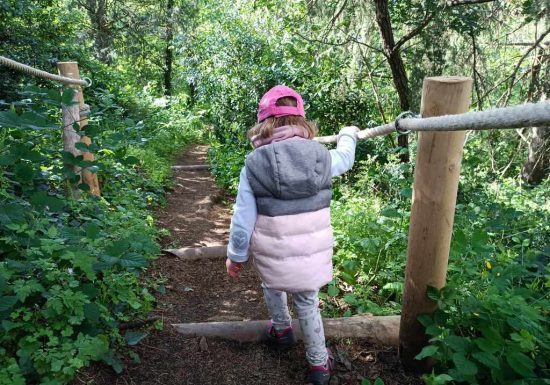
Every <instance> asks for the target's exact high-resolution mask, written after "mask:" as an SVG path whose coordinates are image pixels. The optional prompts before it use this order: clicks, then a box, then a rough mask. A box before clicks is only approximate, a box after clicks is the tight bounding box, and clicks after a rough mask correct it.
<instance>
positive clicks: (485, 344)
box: [474, 338, 501, 353]
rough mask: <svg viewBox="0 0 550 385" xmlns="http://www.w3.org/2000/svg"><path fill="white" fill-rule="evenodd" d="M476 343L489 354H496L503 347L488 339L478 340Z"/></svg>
mask: <svg viewBox="0 0 550 385" xmlns="http://www.w3.org/2000/svg"><path fill="white" fill-rule="evenodd" d="M474 342H475V344H476V345H477V346H478V347H479V348H480V349H481V350H483V351H484V352H487V353H496V352H498V351H499V350H500V347H501V345H500V344H499V343H497V342H494V341H491V340H488V339H487V338H477V339H476V340H475V341H474Z"/></svg>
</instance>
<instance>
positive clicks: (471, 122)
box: [315, 101, 550, 143]
mask: <svg viewBox="0 0 550 385" xmlns="http://www.w3.org/2000/svg"><path fill="white" fill-rule="evenodd" d="M398 126H399V128H400V130H406V131H464V130H474V131H478V130H492V129H505V128H521V127H540V126H550V102H547V101H545V102H538V103H526V104H523V105H520V106H514V107H505V108H495V109H492V110H487V111H478V112H466V113H464V114H457V115H444V116H435V117H431V118H422V119H419V118H406V119H400V120H399V122H398ZM395 131H396V129H395V122H391V123H387V124H384V125H382V126H378V127H374V128H369V129H366V130H363V131H360V132H359V133H358V134H357V137H358V138H359V139H369V138H374V137H377V136H382V135H388V134H391V133H392V132H395ZM337 138H338V135H330V136H321V137H318V138H315V140H317V141H318V142H320V143H335V142H336V141H337Z"/></svg>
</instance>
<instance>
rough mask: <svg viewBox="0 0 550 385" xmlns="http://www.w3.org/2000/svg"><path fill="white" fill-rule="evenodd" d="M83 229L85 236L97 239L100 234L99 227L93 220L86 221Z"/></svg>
mask: <svg viewBox="0 0 550 385" xmlns="http://www.w3.org/2000/svg"><path fill="white" fill-rule="evenodd" d="M84 230H85V231H86V237H88V238H90V239H98V238H99V235H100V234H101V228H100V227H99V226H98V225H97V224H95V223H93V222H90V223H87V224H86V225H85V226H84Z"/></svg>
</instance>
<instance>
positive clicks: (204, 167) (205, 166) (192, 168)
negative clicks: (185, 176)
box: [172, 164, 210, 171]
mask: <svg viewBox="0 0 550 385" xmlns="http://www.w3.org/2000/svg"><path fill="white" fill-rule="evenodd" d="M172 170H182V171H200V170H210V165H209V164H186V165H181V166H172Z"/></svg>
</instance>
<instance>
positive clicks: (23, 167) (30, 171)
mask: <svg viewBox="0 0 550 385" xmlns="http://www.w3.org/2000/svg"><path fill="white" fill-rule="evenodd" d="M33 176H34V168H33V167H32V165H30V164H28V163H20V164H18V165H17V166H15V177H16V178H17V179H18V180H19V181H21V182H31V181H32V178H33Z"/></svg>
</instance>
